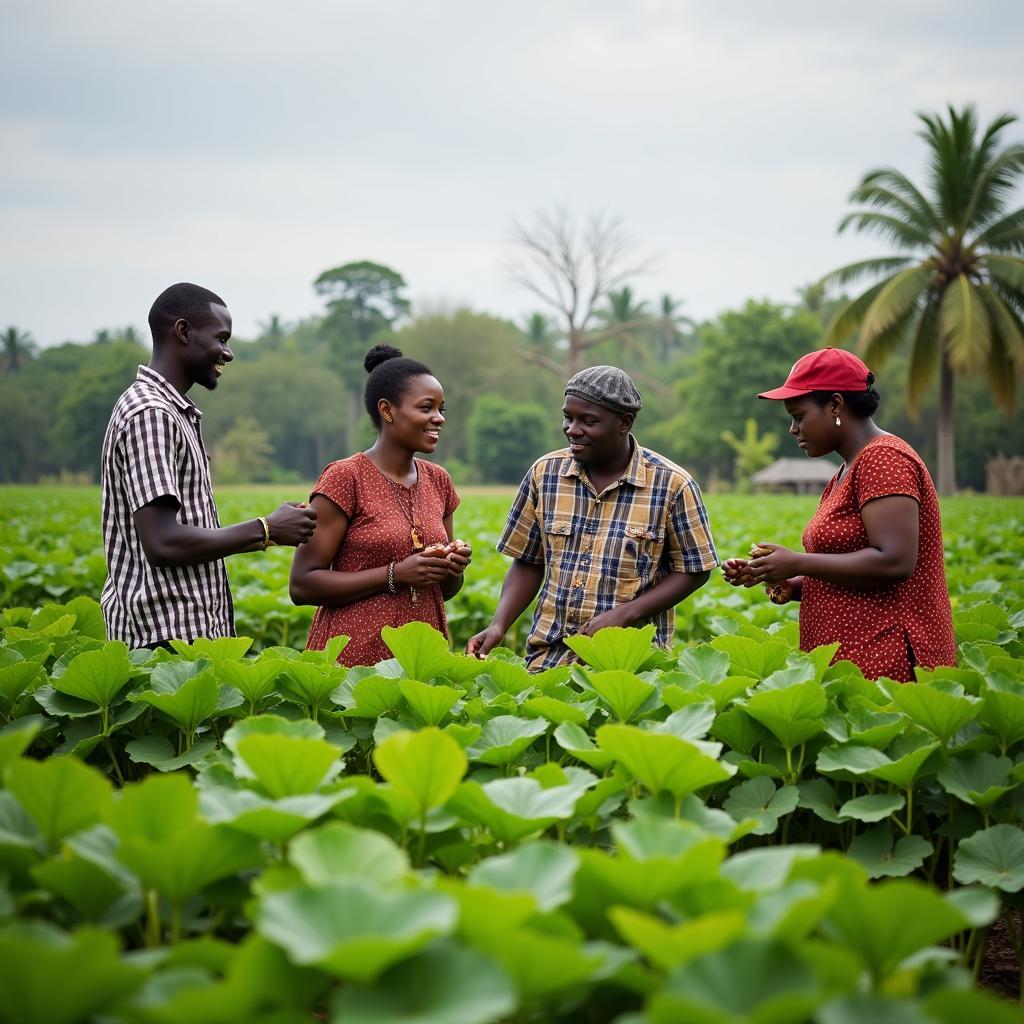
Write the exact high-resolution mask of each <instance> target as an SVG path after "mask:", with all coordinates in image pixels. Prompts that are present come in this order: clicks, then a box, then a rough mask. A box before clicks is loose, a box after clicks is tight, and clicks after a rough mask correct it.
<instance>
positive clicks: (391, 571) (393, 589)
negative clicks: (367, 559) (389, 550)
mask: <svg viewBox="0 0 1024 1024" xmlns="http://www.w3.org/2000/svg"><path fill="white" fill-rule="evenodd" d="M388 591H389V592H390V593H392V594H397V593H398V587H397V586H396V585H395V563H394V562H388Z"/></svg>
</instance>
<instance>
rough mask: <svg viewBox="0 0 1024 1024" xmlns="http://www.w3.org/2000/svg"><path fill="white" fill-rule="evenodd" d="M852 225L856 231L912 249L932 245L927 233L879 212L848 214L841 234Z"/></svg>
mask: <svg viewBox="0 0 1024 1024" xmlns="http://www.w3.org/2000/svg"><path fill="white" fill-rule="evenodd" d="M851 224H852V225H853V228H854V230H855V231H861V232H864V233H866V234H870V235H879V236H881V237H882V238H885V239H887V240H889V241H892V242H895V243H897V244H898V245H901V246H906V247H908V248H911V249H914V248H917V247H922V246H928V245H931V243H932V237H931V235H930V234H929V233H928V232H927V231H924V230H922V229H921V228H919V227H916V226H915V225H913V224H908V223H907V222H906V221H903V220H900V219H899V217H890V216H888V215H887V214H884V213H879V212H878V211H877V210H854V211H853V212H852V213H848V214H847V215H846V216H845V217H844V218H843V219H842V220H841V221H840V222H839V232H840V234H842V232H844V231H845V230H846V229H847V228H848V227H849V226H850V225H851Z"/></svg>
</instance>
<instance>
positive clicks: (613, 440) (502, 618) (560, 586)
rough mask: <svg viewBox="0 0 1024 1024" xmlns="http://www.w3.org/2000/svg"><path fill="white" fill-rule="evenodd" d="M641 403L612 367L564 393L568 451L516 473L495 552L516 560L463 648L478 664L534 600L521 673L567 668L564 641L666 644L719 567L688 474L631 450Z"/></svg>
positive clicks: (588, 373)
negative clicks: (644, 637) (650, 630)
mask: <svg viewBox="0 0 1024 1024" xmlns="http://www.w3.org/2000/svg"><path fill="white" fill-rule="evenodd" d="M641 405H642V400H641V397H640V393H639V392H638V391H637V389H636V387H635V386H634V384H633V381H632V380H631V379H630V378H629V375H628V374H626V373H625V372H624V371H623V370H620V369H618V368H617V367H615V366H592V367H590V368H589V369H587V370H582V371H580V372H579V373H577V374H576V375H575V376H574V377H573V378H572V379H571V380H570V381H569V383H568V384H567V385H566V388H565V402H564V404H563V406H562V430H563V432H564V433H565V436H566V439H567V440H568V442H569V447H568V448H563V449H561V450H559V451H556V452H551V453H550V454H549V455H545V456H544V457H543V458H541V459H538V460H537V462H535V463H534V464H533V466H532V467H531V469H530V471H529V472H528V473H527V474H526V477H525V478H524V479H523V482H522V484H521V485H520V487H519V493H518V494H517V495H516V500H515V502H514V504H513V505H512V510H511V512H510V513H509V517H508V523H507V524H506V526H505V532H504V533H503V534H502V536H501V540H500V541H499V542H498V550H499V551H502V552H504V553H505V554H506V555H511V556H512V558H513V559H514V561H513V562H512V566H511V568H510V569H509V571H508V575H507V576H506V577H505V583H504V585H503V586H502V590H501V598H500V599H499V601H498V608H497V610H496V612H495V614H494V620H493V621H492V622H491V624H490V626H488V627H487V629H485V630H483V632H481V633H478V634H477V635H476V636H474V637H473V638H472V639H471V640H470V641H469V644H468V646H467V648H466V649H467V652H468V653H469V654H475V655H476V656H477V657H480V658H482V657H484V656H485V655H486V654H487V653H488V651H490V650H491V649H492V648H494V647H496V646H497V645H498V644H500V643H501V641H502V640H503V638H504V636H505V634H506V633H507V632H508V630H509V629H510V628H511V626H512V624H513V623H514V622H515V621H516V619H518V618H519V616H520V615H521V614H522V613H523V611H524V610H525V609H526V607H527V606H528V605H529V603H530V602H531V601H532V600H533V598H534V597H535V596H537V593H538V591H540V596H539V598H538V600H537V607H536V611H535V613H534V616H533V625H532V627H531V629H530V636H529V638H528V640H527V643H526V662H527V668H528V669H530V671H532V672H540V671H543V670H544V669H547V668H551V667H553V666H555V665H560V664H563V663H565V662H568V661H571V660H573V657H574V655H573V653H572V652H571V651H570V650H569V648H568V647H566V646H565V642H564V640H565V637H566V636H571V635H573V634H574V633H582V634H584V635H586V636H591V635H593V634H594V633H596V632H597V631H598V630H599V629H603V628H604V627H606V626H638V625H643V624H644V623H646V622H653V623H654V624H655V625H656V626H657V634H656V637H655V639H656V642H657V643H658V644H659V645H661V646H663V647H667V646H668V645H669V644H670V643H671V641H672V634H673V632H674V630H675V615H674V612H673V609H674V608H675V606H676V605H677V604H679V602H680V601H682V600H683V599H684V598H685V597H687V596H688V595H690V594H692V593H693V592H694V591H695V590H697V589H698V588H700V587H702V586H703V585H704V584H705V583H706V582H707V579H708V576H709V574H710V570H711V569H713V568H714V567H715V566H716V565H717V564H718V557H717V555H716V554H715V547H714V542H713V541H712V539H711V531H710V528H709V526H708V517H707V512H706V511H705V509H704V503H703V502H702V501H701V496H700V491H699V490H698V488H697V485H696V484H695V483H694V482H693V479H692V478H691V477H690V474H689V473H687V472H686V470H685V469H681V468H680V467H679V466H676V465H675V464H674V463H672V462H669V461H668V459H665V458H663V457H662V456H661V455H658V454H657V453H656V452H652V451H650V450H649V449H647V448H643V447H642V446H641V445H639V444H638V443H637V442H636V440H635V438H634V437H633V435H632V433H631V430H632V427H633V423H634V421H635V420H636V416H637V413H638V412H639V411H640V407H641Z"/></svg>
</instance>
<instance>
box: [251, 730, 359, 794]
mask: <svg viewBox="0 0 1024 1024" xmlns="http://www.w3.org/2000/svg"><path fill="white" fill-rule="evenodd" d="M235 751H236V756H237V757H239V758H240V759H241V760H242V761H243V762H244V763H245V765H246V767H247V768H248V769H249V771H251V772H252V774H253V776H254V777H255V779H256V781H257V782H258V783H259V785H260V787H261V788H262V789H263V790H264V791H265V792H266V793H268V794H269V795H270V796H272V797H275V798H280V797H285V796H298V795H299V794H302V793H313V792H315V791H316V790H317V789H319V788H320V786H322V785H324V784H325V783H327V782H329V781H330V780H331V779H332V778H333V777H334V776H335V775H336V774H337V773H338V772H339V771H340V770H341V760H340V756H339V755H340V754H341V751H340V750H339V749H338V748H337V747H336V746H334V745H333V744H332V743H328V742H327V741H326V740H320V739H312V738H309V737H299V736H282V735H277V734H264V735H260V734H258V733H254V734H251V735H248V736H244V737H242V738H241V739H239V740H237V742H236V743H235Z"/></svg>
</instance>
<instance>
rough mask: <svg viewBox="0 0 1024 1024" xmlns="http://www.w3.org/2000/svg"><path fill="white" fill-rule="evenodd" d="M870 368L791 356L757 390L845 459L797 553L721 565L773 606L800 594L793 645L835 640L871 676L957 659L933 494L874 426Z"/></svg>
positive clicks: (839, 353) (845, 359) (766, 549)
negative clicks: (776, 382)
mask: <svg viewBox="0 0 1024 1024" xmlns="http://www.w3.org/2000/svg"><path fill="white" fill-rule="evenodd" d="M874 379H875V378H874V375H873V374H872V373H871V371H870V370H868V368H867V367H866V366H865V365H864V363H862V362H861V360H860V359H858V358H857V357H856V356H855V355H853V354H852V353H850V352H845V351H843V350H842V349H836V348H825V349H821V350H820V351H817V352H811V353H809V354H808V355H805V356H803V357H802V358H800V359H798V360H797V362H796V363H795V364H794V366H793V369H792V370H791V371H790V374H789V377H788V378H787V379H786V383H785V384H784V385H783V386H782V387H780V388H775V389H774V390H772V391H766V392H764V393H763V394H761V395H758V398H767V399H775V400H777V401H782V402H784V403H785V406H786V412H787V413H788V414H789V416H790V419H791V423H790V428H789V432H790V434H792V435H793V437H794V438H796V442H797V444H798V445H799V446H800V447H801V448H802V449H803V450H804V451H805V452H806V453H807V454H808V455H809V456H810V457H811V458H819V457H821V456H822V455H829V454H830V453H832V452H837V453H838V454H839V455H841V456H842V458H843V465H842V466H841V467H840V468H839V470H838V472H837V473H836V475H835V476H834V477H833V478H832V479H831V480H830V481H829V483H828V485H827V486H826V487H825V492H824V493H823V494H822V496H821V502H820V504H819V506H818V510H817V512H815V514H814V516H813V517H812V519H811V521H810V522H809V523H808V524H807V526H806V528H805V529H804V534H803V545H804V551H803V552H796V551H790V550H789V549H787V548H784V547H782V546H780V545H778V544H768V543H758V545H757V546H756V548H755V549H754V551H753V552H752V553H753V554H754V555H755V556H756V557H753V558H750V559H744V558H732V559H728V560H727V561H726V562H724V563H723V565H722V571H723V573H724V574H725V578H726V580H727V581H728V582H729V583H731V584H733V586H745V587H752V586H755V585H757V584H759V583H760V584H764V585H765V587H766V589H767V591H768V596H769V597H770V598H771V600H772V601H774V602H775V603H776V604H785V603H786V602H788V601H799V602H800V647H801V649H802V650H805V651H809V650H812V649H813V648H815V647H819V646H821V645H822V644H831V643H835V642H837V641H838V642H839V644H840V647H839V651H838V652H837V654H836V660H840V659H845V660H847V661H852V662H854V664H856V665H858V666H859V667H860V669H861V670H862V671H863V672H864V675H865V676H867V677H868V678H869V679H877V678H879V677H881V676H886V677H888V678H890V679H897V680H900V681H902V682H910V681H911V680H913V678H914V668H915V666H917V665H922V666H925V667H928V668H933V667H935V666H937V665H954V664H955V663H956V642H955V640H954V637H953V616H952V612H951V610H950V605H949V592H948V590H947V588H946V570H945V565H944V562H943V554H942V526H941V522H940V519H939V501H938V497H937V495H936V493H935V487H934V485H933V484H932V479H931V476H930V475H929V474H928V469H927V467H926V466H925V464H924V462H923V461H922V459H921V457H920V456H919V455H918V454H917V452H915V451H914V449H913V448H911V447H910V445H908V444H907V443H906V441H904V440H902V439H901V438H898V437H896V436H895V435H893V434H888V433H886V432H885V431H884V430H881V429H880V428H879V427H878V426H876V425H875V422H874V420H872V418H871V417H872V415H873V414H874V412H875V410H876V409H877V408H878V401H879V397H878V392H877V391H875V389H874V388H873V387H872V385H873V384H874Z"/></svg>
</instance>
